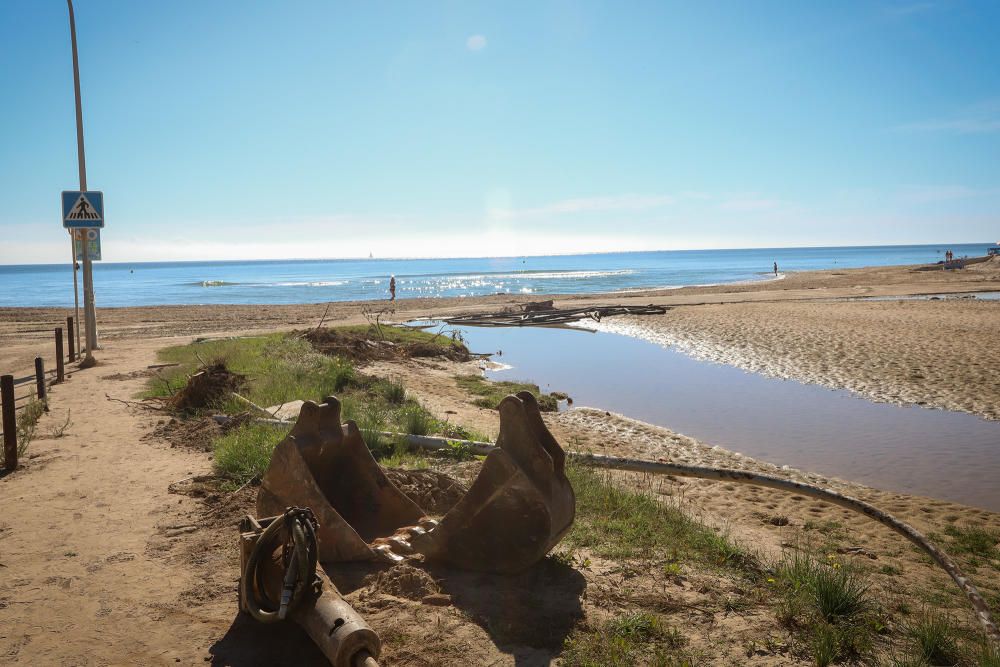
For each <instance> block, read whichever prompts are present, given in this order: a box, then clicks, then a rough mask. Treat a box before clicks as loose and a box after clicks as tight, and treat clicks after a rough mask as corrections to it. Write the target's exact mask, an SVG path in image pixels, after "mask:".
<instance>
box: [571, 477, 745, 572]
mask: <svg viewBox="0 0 1000 667" xmlns="http://www.w3.org/2000/svg"><path fill="white" fill-rule="evenodd" d="M566 474H567V476H568V477H569V480H570V483H571V484H572V485H573V490H574V492H575V493H576V521H575V522H574V524H573V528H572V529H571V530H570V532H569V534H568V535H567V536H566V540H567V542H568V543H569V544H571V545H573V546H577V547H586V548H588V549H590V550H591V551H592V552H593V553H594V554H596V555H598V556H601V557H604V558H611V559H616V560H620V559H638V558H641V559H651V560H663V561H665V562H666V561H670V562H677V561H681V560H693V561H698V562H700V563H703V564H709V565H715V566H726V567H733V568H736V569H738V570H740V571H742V572H744V573H747V574H755V573H756V571H757V569H758V563H757V559H756V558H755V557H754V556H753V555H751V554H749V553H748V552H746V551H745V550H743V549H742V548H740V547H739V546H738V545H736V544H735V543H733V542H732V541H731V540H730V539H729V538H728V537H727V536H725V535H720V534H719V533H717V532H716V531H715V530H713V529H712V528H710V527H708V526H706V525H705V524H703V523H700V522H699V521H697V520H695V519H693V518H692V517H690V516H689V515H687V514H685V513H684V512H682V511H681V510H680V509H678V508H676V507H674V506H671V505H668V504H666V503H664V502H661V501H660V500H658V499H657V498H656V497H654V496H653V495H652V494H650V493H645V492H642V491H635V490H631V489H625V488H622V487H621V486H619V485H616V484H615V483H614V481H613V480H612V479H611V477H610V475H609V474H608V473H601V472H597V471H594V470H591V469H589V468H586V467H583V466H575V465H570V466H567V468H566Z"/></svg>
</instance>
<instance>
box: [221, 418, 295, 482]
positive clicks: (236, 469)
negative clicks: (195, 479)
mask: <svg viewBox="0 0 1000 667" xmlns="http://www.w3.org/2000/svg"><path fill="white" fill-rule="evenodd" d="M289 430H290V429H289V428H288V427H280V426H273V425H270V424H259V423H252V422H251V423H248V424H244V425H242V426H240V427H239V428H235V429H233V430H232V431H230V432H229V433H226V434H225V435H223V436H222V437H221V438H219V439H218V440H216V441H215V468H216V470H217V471H218V472H219V473H220V474H221V475H223V476H224V477H226V478H227V479H229V480H231V481H232V482H234V483H235V484H237V485H243V484H246V483H248V482H250V481H252V480H254V479H259V478H260V477H261V476H263V474H264V471H266V470H267V466H268V465H270V463H271V453H272V452H273V451H274V448H275V446H276V445H277V444H278V443H279V442H281V440H282V439H283V438H284V437H285V435H286V434H287V433H288V431H289Z"/></svg>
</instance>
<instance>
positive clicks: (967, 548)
mask: <svg viewBox="0 0 1000 667" xmlns="http://www.w3.org/2000/svg"><path fill="white" fill-rule="evenodd" d="M944 533H945V535H947V536H948V537H950V538H951V540H952V541H951V549H952V551H954V552H955V553H960V554H972V555H974V556H982V557H984V558H1000V532H998V531H995V530H989V529H988V528H981V527H979V526H961V527H960V526H948V527H947V528H945V529H944Z"/></svg>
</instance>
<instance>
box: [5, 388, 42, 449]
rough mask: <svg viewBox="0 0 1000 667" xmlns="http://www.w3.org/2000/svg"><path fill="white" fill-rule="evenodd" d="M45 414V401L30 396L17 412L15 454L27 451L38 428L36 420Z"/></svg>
mask: <svg viewBox="0 0 1000 667" xmlns="http://www.w3.org/2000/svg"><path fill="white" fill-rule="evenodd" d="M43 414H45V402H44V401H40V400H38V399H37V398H32V399H31V400H30V401H28V402H27V403H25V404H24V407H23V408H21V411H20V412H18V413H17V417H16V420H15V423H16V425H17V428H16V433H17V456H18V458H20V457H22V456H24V454H25V452H27V451H28V445H30V444H31V441H32V440H34V439H35V431H37V430H38V420H39V419H41V418H42V415H43ZM0 463H4V456H3V452H2V451H0Z"/></svg>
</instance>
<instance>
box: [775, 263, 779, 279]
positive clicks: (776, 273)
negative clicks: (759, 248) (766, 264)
mask: <svg viewBox="0 0 1000 667" xmlns="http://www.w3.org/2000/svg"><path fill="white" fill-rule="evenodd" d="M774 277H775V278H777V277H778V263H777V262H775V263H774Z"/></svg>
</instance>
